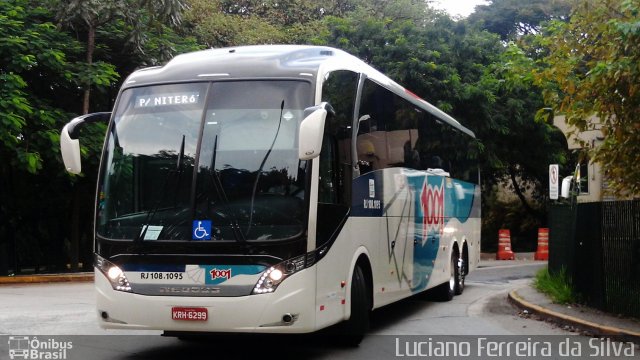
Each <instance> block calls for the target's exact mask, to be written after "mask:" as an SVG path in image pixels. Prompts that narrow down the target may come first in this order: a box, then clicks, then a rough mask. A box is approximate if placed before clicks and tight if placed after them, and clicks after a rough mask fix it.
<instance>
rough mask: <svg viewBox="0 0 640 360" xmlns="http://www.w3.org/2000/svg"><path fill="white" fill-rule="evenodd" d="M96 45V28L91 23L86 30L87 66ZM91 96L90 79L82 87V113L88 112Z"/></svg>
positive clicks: (91, 60)
mask: <svg viewBox="0 0 640 360" xmlns="http://www.w3.org/2000/svg"><path fill="white" fill-rule="evenodd" d="M95 46H96V28H95V27H94V26H93V25H89V30H88V31H87V64H88V65H89V68H91V65H92V64H93V50H94V49H95ZM90 98H91V81H90V80H87V83H86V84H85V89H84V97H83V99H82V114H83V115H84V114H88V113H89V100H90Z"/></svg>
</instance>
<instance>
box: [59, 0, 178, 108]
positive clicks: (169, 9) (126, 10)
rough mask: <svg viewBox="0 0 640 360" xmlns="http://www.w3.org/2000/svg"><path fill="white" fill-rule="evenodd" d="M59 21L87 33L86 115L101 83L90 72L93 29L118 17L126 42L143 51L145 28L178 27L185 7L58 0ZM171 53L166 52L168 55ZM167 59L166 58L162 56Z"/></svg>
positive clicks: (134, 0)
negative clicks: (96, 87)
mask: <svg viewBox="0 0 640 360" xmlns="http://www.w3.org/2000/svg"><path fill="white" fill-rule="evenodd" d="M53 8H55V10H56V13H57V18H58V20H59V21H60V22H61V23H62V24H64V25H65V26H68V27H70V28H72V29H75V30H77V31H85V32H86V39H85V40H86V56H85V59H86V63H87V64H88V65H89V69H90V70H89V72H88V73H87V74H82V75H83V76H82V79H83V80H84V81H83V82H82V87H83V90H84V95H83V101H82V113H83V114H87V113H88V112H89V106H90V96H91V95H90V94H91V86H92V85H100V82H99V80H97V79H95V77H94V74H95V71H93V67H92V65H93V63H94V52H95V50H96V32H97V31H98V30H99V29H100V28H102V27H104V26H106V25H108V24H111V23H113V22H115V21H117V20H121V21H122V22H123V24H124V25H125V26H126V28H127V29H128V30H129V34H128V35H129V39H128V40H129V41H130V42H131V43H132V44H133V45H134V48H135V49H137V50H138V51H140V52H143V46H144V44H145V43H146V41H147V38H148V37H147V35H146V31H148V30H149V29H152V28H160V29H162V27H163V25H165V24H166V25H169V26H178V25H180V22H181V19H182V12H183V11H184V10H185V8H186V4H185V3H184V0H162V1H154V0H58V1H57V3H56V4H55V5H53ZM171 55H173V54H168V56H167V58H168V57H169V56H171ZM165 60H166V59H165Z"/></svg>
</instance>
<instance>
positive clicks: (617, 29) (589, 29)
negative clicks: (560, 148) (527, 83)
mask: <svg viewBox="0 0 640 360" xmlns="http://www.w3.org/2000/svg"><path fill="white" fill-rule="evenodd" d="M539 43H540V45H541V46H542V47H544V48H546V49H548V50H547V51H548V55H547V56H545V57H544V58H543V59H542V60H541V61H540V63H539V65H540V69H539V70H538V71H537V72H536V80H537V83H538V84H539V85H540V86H542V87H544V96H545V99H546V100H547V101H548V102H549V103H550V104H553V106H554V108H555V110H556V111H557V112H558V113H564V114H565V115H566V119H567V122H568V123H569V124H570V125H572V126H573V127H574V129H575V130H576V131H586V130H594V129H601V130H602V132H603V135H604V142H603V143H602V144H601V145H599V146H595V147H593V148H591V149H590V153H591V158H592V159H593V160H594V161H597V162H600V163H602V165H603V166H604V168H605V170H606V174H607V177H608V179H609V181H610V184H611V185H612V186H613V188H614V189H615V190H616V192H617V193H618V194H628V195H635V196H638V195H640V161H639V159H640V157H639V155H638V154H640V67H638V64H640V47H638V44H640V3H639V2H638V1H637V0H636V1H634V0H604V1H591V0H589V1H584V2H580V3H577V4H576V7H575V9H574V12H573V13H572V16H571V21H570V22H568V23H564V22H553V23H551V24H550V25H549V26H548V27H547V28H546V33H545V34H544V35H541V36H540V37H539ZM594 116H595V117H596V118H594ZM584 145H585V146H589V145H590V144H584Z"/></svg>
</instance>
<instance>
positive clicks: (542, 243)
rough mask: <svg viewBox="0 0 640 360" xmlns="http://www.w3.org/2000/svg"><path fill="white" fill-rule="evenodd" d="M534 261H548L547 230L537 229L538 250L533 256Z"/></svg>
mask: <svg viewBox="0 0 640 360" xmlns="http://www.w3.org/2000/svg"><path fill="white" fill-rule="evenodd" d="M533 258H534V259H535V260H549V229H548V228H539V229H538V250H536V254H535V255H534V256H533Z"/></svg>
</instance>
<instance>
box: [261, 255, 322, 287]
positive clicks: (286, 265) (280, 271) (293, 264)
mask: <svg viewBox="0 0 640 360" xmlns="http://www.w3.org/2000/svg"><path fill="white" fill-rule="evenodd" d="M310 260H311V257H310V256H309V255H306V254H305V255H301V256H298V257H295V258H293V259H290V260H287V261H283V262H281V263H279V264H277V265H274V266H272V267H270V268H269V269H267V270H266V271H265V272H264V273H262V276H260V280H258V282H257V283H256V286H255V287H254V288H253V292H252V294H267V293H272V292H274V291H276V288H277V287H278V285H280V284H281V283H282V282H283V281H284V280H285V279H286V278H288V277H289V276H291V275H293V274H295V273H297V272H298V271H300V270H302V269H304V268H306V267H309V266H311V265H312V261H310Z"/></svg>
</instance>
